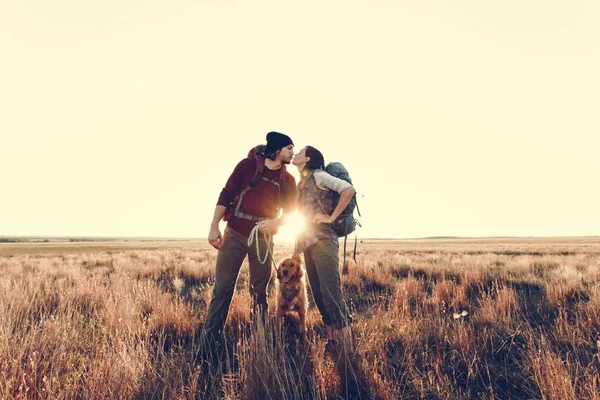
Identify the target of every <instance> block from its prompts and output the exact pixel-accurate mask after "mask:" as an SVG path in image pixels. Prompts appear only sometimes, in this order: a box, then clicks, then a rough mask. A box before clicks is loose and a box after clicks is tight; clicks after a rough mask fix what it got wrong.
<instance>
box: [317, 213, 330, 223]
mask: <svg viewBox="0 0 600 400" xmlns="http://www.w3.org/2000/svg"><path fill="white" fill-rule="evenodd" d="M333 221H334V219H333V218H331V215H325V214H321V213H316V214H315V216H314V217H313V222H316V223H317V224H331V223H332V222H333Z"/></svg>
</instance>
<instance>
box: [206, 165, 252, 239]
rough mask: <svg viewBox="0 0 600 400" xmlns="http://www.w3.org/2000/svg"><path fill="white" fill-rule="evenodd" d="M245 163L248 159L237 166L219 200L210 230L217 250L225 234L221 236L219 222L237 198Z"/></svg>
mask: <svg viewBox="0 0 600 400" xmlns="http://www.w3.org/2000/svg"><path fill="white" fill-rule="evenodd" d="M245 163H246V160H242V161H240V162H239V163H238V164H237V165H236V166H235V168H234V169H233V172H232V173H231V175H230V176H229V178H228V179H227V183H226V184H225V187H224V188H223V190H221V193H220V194H219V199H218V200H217V206H216V207H215V212H214V215H213V220H212V222H211V224H210V231H209V232H208V242H209V243H210V245H211V246H212V247H214V248H215V249H217V250H218V249H220V248H221V245H222V244H223V236H221V231H220V230H219V222H220V221H221V219H223V216H224V215H225V212H226V211H227V207H228V206H229V204H230V203H231V201H232V200H233V199H234V198H235V195H236V194H237V192H238V191H239V188H240V187H241V185H242V183H243V180H244V166H245Z"/></svg>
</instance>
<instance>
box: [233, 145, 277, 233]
mask: <svg viewBox="0 0 600 400" xmlns="http://www.w3.org/2000/svg"><path fill="white" fill-rule="evenodd" d="M265 149H266V146H265V145H262V144H261V145H258V146H255V147H253V148H251V149H250V151H249V152H248V157H247V158H251V159H254V160H256V171H255V172H254V177H253V178H252V180H251V181H250V182H249V183H248V185H247V186H246V187H245V188H243V189H242V190H241V191H240V192H238V194H237V195H236V196H235V197H234V198H233V200H232V201H231V203H230V204H229V206H228V207H227V211H226V212H225V215H224V217H223V220H224V221H229V220H230V219H231V218H233V217H236V218H242V219H248V220H251V221H257V222H258V221H263V220H265V219H267V218H265V217H258V216H256V215H250V214H246V213H243V212H241V211H240V207H241V205H242V201H243V200H244V195H245V194H246V192H247V191H248V190H251V189H252V188H254V187H255V186H256V185H258V184H259V182H260V181H261V180H263V181H265V182H268V183H270V184H272V185H275V186H277V189H278V190H279V196H278V201H277V214H279V211H280V209H281V207H282V201H281V199H282V197H284V195H282V191H283V190H285V189H284V188H285V179H286V172H287V171H286V168H285V165H282V166H281V168H280V170H279V171H280V173H279V181H278V182H277V181H275V180H273V179H268V178H265V177H264V176H263V173H264V171H265Z"/></svg>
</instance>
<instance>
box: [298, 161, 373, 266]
mask: <svg viewBox="0 0 600 400" xmlns="http://www.w3.org/2000/svg"><path fill="white" fill-rule="evenodd" d="M324 171H325V172H327V173H328V174H329V175H331V176H334V177H336V178H339V179H342V180H344V181H346V182H348V183H349V184H351V185H352V179H351V178H350V174H349V173H348V170H347V169H346V167H344V165H343V164H342V163H341V162H330V163H329V164H327V166H326V167H325V169H324ZM311 181H312V183H311V186H314V189H313V190H317V184H316V182H315V180H314V176H312V177H311V179H309V182H311ZM316 198H317V202H318V203H319V207H320V208H321V210H323V211H324V212H326V210H324V209H323V205H322V204H321V200H320V199H319V196H317V197H316ZM339 201H340V194H339V193H337V192H333V202H332V203H333V204H332V205H333V209H334V210H335V208H336V207H337V205H338V203H339ZM354 209H356V211H357V212H358V216H359V217H360V216H361V215H360V209H359V208H358V201H357V200H356V194H354V196H352V198H351V199H350V202H349V203H348V205H347V206H346V208H344V210H343V211H342V212H341V213H340V215H339V216H338V217H337V218H336V219H335V221H333V222H332V223H331V227H332V228H333V231H334V232H335V233H336V234H337V235H338V236H339V237H342V236H343V237H344V263H343V264H342V265H344V266H345V265H346V241H347V239H348V235H349V234H351V233H352V232H354V231H355V230H356V226H357V225H358V226H360V227H362V225H361V224H360V222H359V221H358V220H357V219H356V218H354ZM356 242H357V238H356V237H355V238H354V255H353V259H354V261H355V262H356Z"/></svg>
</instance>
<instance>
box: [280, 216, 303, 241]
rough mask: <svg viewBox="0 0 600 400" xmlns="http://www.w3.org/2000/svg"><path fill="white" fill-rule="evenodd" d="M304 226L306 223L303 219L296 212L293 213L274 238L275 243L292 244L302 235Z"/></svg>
mask: <svg viewBox="0 0 600 400" xmlns="http://www.w3.org/2000/svg"><path fill="white" fill-rule="evenodd" d="M305 226H306V222H305V220H304V217H303V216H302V215H301V214H300V213H299V212H298V211H294V212H293V213H292V214H291V215H290V216H289V217H288V218H287V219H286V221H285V223H284V224H283V225H282V226H281V228H279V232H278V233H277V235H276V236H275V243H282V244H290V243H294V242H295V241H296V237H297V236H298V235H299V234H300V233H302V231H303V230H304V227H305Z"/></svg>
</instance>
